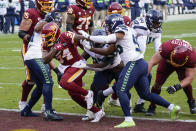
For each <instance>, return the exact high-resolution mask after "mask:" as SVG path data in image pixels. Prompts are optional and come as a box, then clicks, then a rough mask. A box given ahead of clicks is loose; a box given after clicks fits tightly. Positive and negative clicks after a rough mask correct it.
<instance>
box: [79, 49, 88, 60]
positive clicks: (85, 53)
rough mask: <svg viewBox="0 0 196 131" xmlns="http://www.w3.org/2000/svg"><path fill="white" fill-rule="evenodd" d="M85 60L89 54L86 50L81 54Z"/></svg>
mask: <svg viewBox="0 0 196 131" xmlns="http://www.w3.org/2000/svg"><path fill="white" fill-rule="evenodd" d="M81 56H82V57H83V58H84V59H85V60H87V59H88V58H89V57H90V55H89V54H88V53H87V52H86V51H84V52H83V53H82V55H81Z"/></svg>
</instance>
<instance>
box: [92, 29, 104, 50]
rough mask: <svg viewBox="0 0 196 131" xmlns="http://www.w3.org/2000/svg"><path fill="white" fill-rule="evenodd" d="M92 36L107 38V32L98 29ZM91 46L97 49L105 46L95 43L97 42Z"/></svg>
mask: <svg viewBox="0 0 196 131" xmlns="http://www.w3.org/2000/svg"><path fill="white" fill-rule="evenodd" d="M91 35H92V36H98V35H102V36H106V32H105V30H103V29H96V30H94V31H93V32H92V34H91ZM91 44H92V46H93V47H95V48H102V47H103V46H104V44H99V43H95V42H91Z"/></svg>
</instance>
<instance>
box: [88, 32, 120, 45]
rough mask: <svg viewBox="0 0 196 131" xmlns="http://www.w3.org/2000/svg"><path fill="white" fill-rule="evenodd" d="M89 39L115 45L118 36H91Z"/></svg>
mask: <svg viewBox="0 0 196 131" xmlns="http://www.w3.org/2000/svg"><path fill="white" fill-rule="evenodd" d="M89 39H90V40H91V41H93V42H96V43H100V44H107V43H115V42H116V40H117V39H116V34H110V35H108V36H90V38H89Z"/></svg>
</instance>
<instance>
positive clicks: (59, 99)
mask: <svg viewBox="0 0 196 131" xmlns="http://www.w3.org/2000/svg"><path fill="white" fill-rule="evenodd" d="M53 100H57V101H70V100H71V99H69V98H66V99H64V98H53Z"/></svg>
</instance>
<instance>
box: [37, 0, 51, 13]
mask: <svg viewBox="0 0 196 131" xmlns="http://www.w3.org/2000/svg"><path fill="white" fill-rule="evenodd" d="M35 3H36V7H37V9H39V10H40V11H41V12H42V13H44V14H47V13H49V12H51V11H52V10H53V0H36V1H35Z"/></svg>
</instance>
